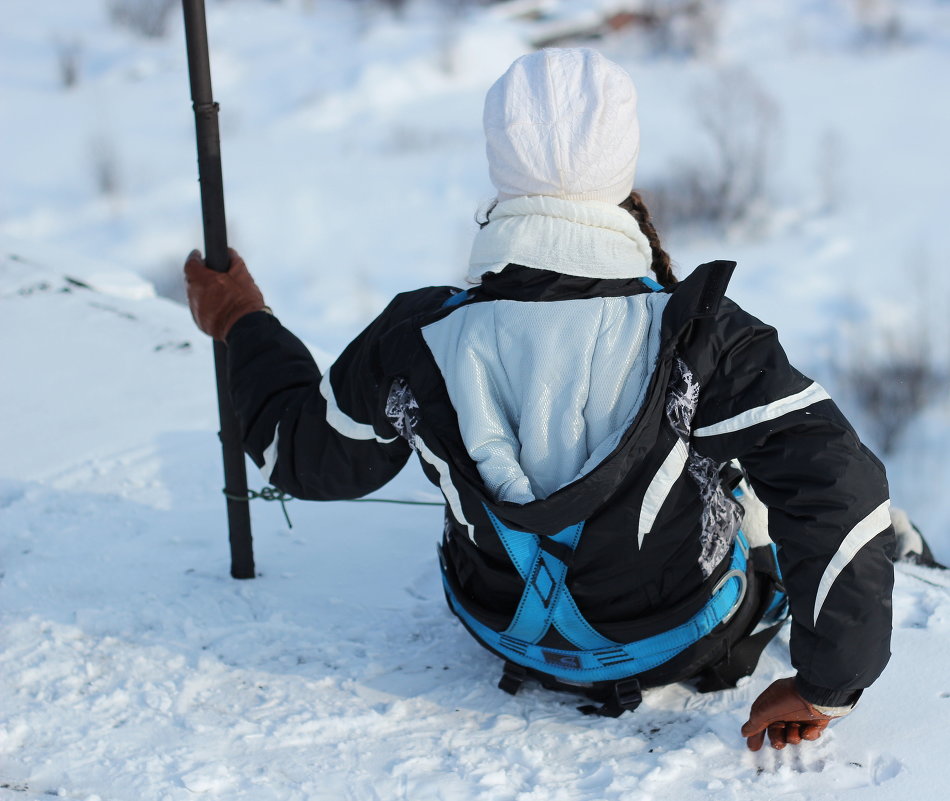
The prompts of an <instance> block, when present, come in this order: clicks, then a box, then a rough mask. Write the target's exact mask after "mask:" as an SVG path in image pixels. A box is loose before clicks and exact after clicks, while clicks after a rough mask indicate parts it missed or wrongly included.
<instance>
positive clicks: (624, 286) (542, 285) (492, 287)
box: [469, 264, 651, 302]
mask: <svg viewBox="0 0 950 801" xmlns="http://www.w3.org/2000/svg"><path fill="white" fill-rule="evenodd" d="M650 291H651V290H650V289H649V287H647V286H646V285H645V284H644V283H643V281H641V280H640V279H639V278H583V277H580V276H575V275H564V274H563V273H557V272H554V271H553V270H537V269H534V268H532V267H525V266H524V265H521V264H509V265H507V266H506V267H505V268H504V269H503V270H502V271H500V272H497V273H486V274H485V275H484V276H482V283H481V284H480V285H479V286H477V287H475V288H473V289H471V290H469V293H470V295H471V296H472V298H473V300H519V301H529V302H530V301H551V300H579V299H583V298H616V297H626V296H628V295H639V294H641V293H643V292H650Z"/></svg>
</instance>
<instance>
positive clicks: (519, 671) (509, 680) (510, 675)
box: [498, 660, 528, 695]
mask: <svg viewBox="0 0 950 801" xmlns="http://www.w3.org/2000/svg"><path fill="white" fill-rule="evenodd" d="M526 678H528V669H527V668H526V667H525V666H524V665H518V664H516V663H515V662H512V661H510V660H506V661H505V667H504V668H503V670H502V675H501V678H500V679H499V680H498V689H499V690H504V691H505V692H506V693H508V695H517V694H518V690H520V689H521V685H522V684H524V682H525V679H526Z"/></svg>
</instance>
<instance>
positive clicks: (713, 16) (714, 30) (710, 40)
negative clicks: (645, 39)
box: [638, 0, 720, 58]
mask: <svg viewBox="0 0 950 801" xmlns="http://www.w3.org/2000/svg"><path fill="white" fill-rule="evenodd" d="M638 13H639V14H640V16H641V18H642V19H644V20H648V21H649V24H648V25H647V26H645V27H646V30H647V32H648V33H649V35H650V43H651V49H652V50H653V52H654V53H656V54H658V55H673V56H683V57H687V58H689V57H699V58H702V57H705V56H707V55H709V54H710V53H712V52H713V51H714V50H715V47H716V44H717V42H718V39H719V14H720V9H719V3H718V2H716V0H705V1H704V0H647V2H645V3H643V4H642V6H641V8H640V9H639V12H638Z"/></svg>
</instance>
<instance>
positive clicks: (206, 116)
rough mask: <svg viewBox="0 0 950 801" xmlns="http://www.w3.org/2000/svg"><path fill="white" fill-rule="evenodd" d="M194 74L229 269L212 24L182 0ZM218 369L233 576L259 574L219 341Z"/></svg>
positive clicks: (200, 6) (206, 164)
mask: <svg viewBox="0 0 950 801" xmlns="http://www.w3.org/2000/svg"><path fill="white" fill-rule="evenodd" d="M182 9H183V11H184V15H185V43H186V46H187V49H188V74H189V77H190V79H191V100H192V105H193V107H194V110H195V133H196V135H197V140H198V180H199V182H200V184H201V216H202V220H203V222H204V239H205V261H206V263H207V265H208V266H209V267H210V268H211V269H212V270H217V271H218V272H226V271H227V269H228V264H229V261H230V259H229V256H228V235H227V226H226V224H225V217H224V182H223V179H222V173H221V139H220V135H219V133H218V104H217V103H215V102H214V99H213V98H212V95H211V65H210V59H209V57H208V26H207V23H206V21H205V4H204V0H182ZM214 371H215V376H216V378H217V384H218V417H219V419H220V421H221V431H220V433H219V437H220V439H221V450H222V451H223V456H224V491H225V494H226V495H227V509H228V534H229V538H230V542H231V575H232V576H233V577H234V578H237V579H248V578H254V550H253V545H252V543H251V514H250V509H249V504H248V502H247V501H246V500H238V499H241V498H247V472H246V470H245V466H244V449H243V448H242V447H241V434H240V429H239V428H238V422H237V417H236V416H235V414H234V408H233V407H232V405H231V397H230V394H229V392H228V376H227V348H226V347H225V345H224V344H223V343H221V342H217V341H215V343H214Z"/></svg>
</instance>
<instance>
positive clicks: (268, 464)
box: [261, 424, 280, 484]
mask: <svg viewBox="0 0 950 801" xmlns="http://www.w3.org/2000/svg"><path fill="white" fill-rule="evenodd" d="M279 436H280V425H279V424H278V426H277V428H275V429H274V440H273V442H271V444H270V445H268V446H267V447H266V448H264V466H263V467H262V468H261V475H262V476H264V481H266V482H267V483H268V484H269V483H270V477H271V476H272V475H273V474H274V468H275V467H277V440H278V438H279Z"/></svg>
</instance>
